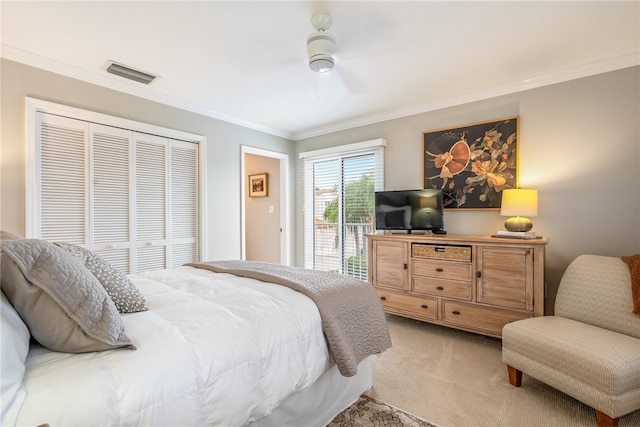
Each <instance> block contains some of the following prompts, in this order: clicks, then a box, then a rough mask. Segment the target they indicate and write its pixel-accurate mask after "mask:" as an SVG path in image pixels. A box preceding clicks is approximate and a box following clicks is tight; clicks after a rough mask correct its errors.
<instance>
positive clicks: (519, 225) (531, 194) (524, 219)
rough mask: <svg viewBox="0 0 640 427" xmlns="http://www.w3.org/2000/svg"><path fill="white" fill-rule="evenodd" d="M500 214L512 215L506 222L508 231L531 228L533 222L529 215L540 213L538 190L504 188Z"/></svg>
mask: <svg viewBox="0 0 640 427" xmlns="http://www.w3.org/2000/svg"><path fill="white" fill-rule="evenodd" d="M500 215H501V216H508V217H511V218H508V219H507V220H506V221H505V222H504V228H506V229H507V231H529V230H531V228H532V227H533V223H532V222H531V220H530V219H529V218H528V217H532V216H537V215H538V190H527V189H523V188H514V189H511V190H503V191H502V206H501V208H500Z"/></svg>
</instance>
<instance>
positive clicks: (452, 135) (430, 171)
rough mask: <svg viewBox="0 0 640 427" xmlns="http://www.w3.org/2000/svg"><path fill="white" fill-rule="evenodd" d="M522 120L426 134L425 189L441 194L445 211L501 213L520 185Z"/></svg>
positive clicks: (501, 120)
mask: <svg viewBox="0 0 640 427" xmlns="http://www.w3.org/2000/svg"><path fill="white" fill-rule="evenodd" d="M518 126H519V117H518V116H513V117H506V118H503V119H499V120H492V121H489V122H481V123H473V124H470V125H466V126H460V127H457V128H448V129H438V130H433V131H428V132H423V134H422V137H423V138H422V139H423V146H422V150H423V151H422V153H423V155H424V175H423V177H424V188H435V189H441V190H442V195H443V205H444V208H445V209H500V205H501V204H502V203H501V200H502V190H504V189H508V188H517V185H518V167H519V165H518V163H519V154H518V151H519V150H518V146H519V141H518V136H519V135H518V134H519V129H518Z"/></svg>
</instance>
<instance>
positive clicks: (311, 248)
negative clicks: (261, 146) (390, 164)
mask: <svg viewBox="0 0 640 427" xmlns="http://www.w3.org/2000/svg"><path fill="white" fill-rule="evenodd" d="M314 154H316V155H310V156H305V157H303V170H304V172H303V175H304V181H303V188H304V206H305V211H304V218H305V220H304V223H305V225H304V241H305V246H304V248H305V250H304V265H305V267H307V268H313V269H318V270H328V271H339V272H342V273H345V274H349V275H353V276H355V277H359V278H363V279H366V277H367V266H366V262H367V245H366V239H365V235H366V234H367V233H370V232H372V231H373V228H372V224H373V220H374V203H373V202H374V195H375V191H376V190H382V189H383V179H384V151H383V146H382V145H381V146H378V147H365V148H358V149H351V150H350V149H348V148H345V149H343V151H337V150H336V149H335V148H334V149H333V150H332V152H331V153H329V154H324V153H321V152H318V153H314Z"/></svg>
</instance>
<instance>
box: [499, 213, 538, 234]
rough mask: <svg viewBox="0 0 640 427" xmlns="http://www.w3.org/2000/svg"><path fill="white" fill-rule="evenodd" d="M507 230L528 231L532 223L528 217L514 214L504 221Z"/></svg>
mask: <svg viewBox="0 0 640 427" xmlns="http://www.w3.org/2000/svg"><path fill="white" fill-rule="evenodd" d="M504 228H506V229H507V231H529V230H531V229H532V228H533V223H532V222H531V220H530V219H529V218H525V217H522V216H514V217H513V218H509V219H508V220H506V221H505V222H504Z"/></svg>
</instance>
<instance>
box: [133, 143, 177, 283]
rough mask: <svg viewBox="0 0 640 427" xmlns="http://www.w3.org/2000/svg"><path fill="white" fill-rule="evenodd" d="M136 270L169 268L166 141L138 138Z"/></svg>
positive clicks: (136, 144) (136, 145)
mask: <svg viewBox="0 0 640 427" xmlns="http://www.w3.org/2000/svg"><path fill="white" fill-rule="evenodd" d="M134 140H135V170H136V176H135V211H136V220H135V224H136V228H135V235H136V257H135V263H136V264H135V270H136V271H142V270H156V269H161V268H166V267H167V214H168V212H167V206H168V203H167V199H168V196H169V195H168V187H167V179H168V177H167V156H168V153H167V151H168V144H167V140H166V138H161V137H157V136H153V135H144V134H136V135H135V138H134Z"/></svg>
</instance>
